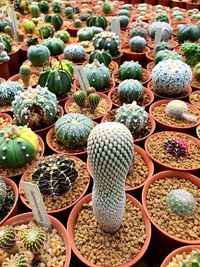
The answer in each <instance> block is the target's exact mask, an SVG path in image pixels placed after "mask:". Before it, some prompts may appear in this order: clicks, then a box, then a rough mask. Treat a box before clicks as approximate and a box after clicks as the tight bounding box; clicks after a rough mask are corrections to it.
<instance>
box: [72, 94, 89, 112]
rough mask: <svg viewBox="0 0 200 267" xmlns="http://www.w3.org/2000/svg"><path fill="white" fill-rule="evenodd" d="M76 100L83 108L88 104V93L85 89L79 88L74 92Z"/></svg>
mask: <svg viewBox="0 0 200 267" xmlns="http://www.w3.org/2000/svg"><path fill="white" fill-rule="evenodd" d="M73 98H74V102H75V103H76V104H77V105H78V106H79V107H80V108H81V109H82V108H84V107H85V105H86V98H87V94H86V93H85V92H84V91H83V90H78V91H75V92H74V93H73Z"/></svg>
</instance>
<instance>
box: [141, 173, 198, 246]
mask: <svg viewBox="0 0 200 267" xmlns="http://www.w3.org/2000/svg"><path fill="white" fill-rule="evenodd" d="M166 177H176V178H178V179H183V178H184V179H186V180H189V181H190V182H192V183H193V184H195V185H196V186H197V187H198V188H200V179H199V178H198V177H196V176H194V175H192V174H190V173H186V172H181V171H164V172H160V173H157V174H155V175H153V176H152V177H151V178H150V179H149V180H147V181H146V183H145V185H144V187H143V190H142V204H143V207H144V210H145V213H146V215H147V216H148V218H149V220H150V221H151V223H152V224H153V225H154V227H155V228H156V229H157V230H158V231H159V232H160V233H162V235H164V236H165V238H166V240H167V239H170V240H171V241H174V242H176V243H179V246H180V243H181V244H186V245H187V244H188V245H192V244H199V243H200V240H183V239H180V238H177V237H175V236H173V235H171V234H169V233H167V232H166V231H164V230H163V229H161V228H160V226H158V225H157V224H156V223H155V222H154V220H153V218H152V216H151V214H150V212H149V210H148V208H147V201H146V198H147V193H148V190H149V188H150V187H151V185H152V184H153V183H154V182H155V181H157V180H160V179H165V178H166ZM166 242H167V241H166Z"/></svg>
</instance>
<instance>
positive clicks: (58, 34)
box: [55, 30, 70, 43]
mask: <svg viewBox="0 0 200 267" xmlns="http://www.w3.org/2000/svg"><path fill="white" fill-rule="evenodd" d="M55 37H56V38H60V39H61V40H62V41H63V42H64V43H67V42H68V41H69V37H70V34H69V33H68V32H67V31H64V30H60V31H57V32H56V34H55Z"/></svg>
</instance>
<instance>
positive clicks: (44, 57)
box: [27, 45, 51, 66]
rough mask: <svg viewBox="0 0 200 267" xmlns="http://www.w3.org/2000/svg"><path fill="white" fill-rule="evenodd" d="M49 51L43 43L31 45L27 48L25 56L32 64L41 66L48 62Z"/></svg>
mask: <svg viewBox="0 0 200 267" xmlns="http://www.w3.org/2000/svg"><path fill="white" fill-rule="evenodd" d="M50 55H51V54H50V51H49V49H48V48H47V47H46V46H45V45H32V46H30V47H29V48H28V53H27V57H28V59H29V60H30V61H31V63H32V64H33V66H43V65H44V64H45V63H47V62H49V59H50Z"/></svg>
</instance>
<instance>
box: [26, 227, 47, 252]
mask: <svg viewBox="0 0 200 267" xmlns="http://www.w3.org/2000/svg"><path fill="white" fill-rule="evenodd" d="M45 239H46V234H45V232H44V230H43V229H42V228H40V227H33V228H31V229H29V230H27V232H26V233H25V235H24V237H23V244H24V247H25V248H26V249H27V250H30V251H31V252H32V253H38V252H39V251H40V249H42V247H43V245H44V242H45Z"/></svg>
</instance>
